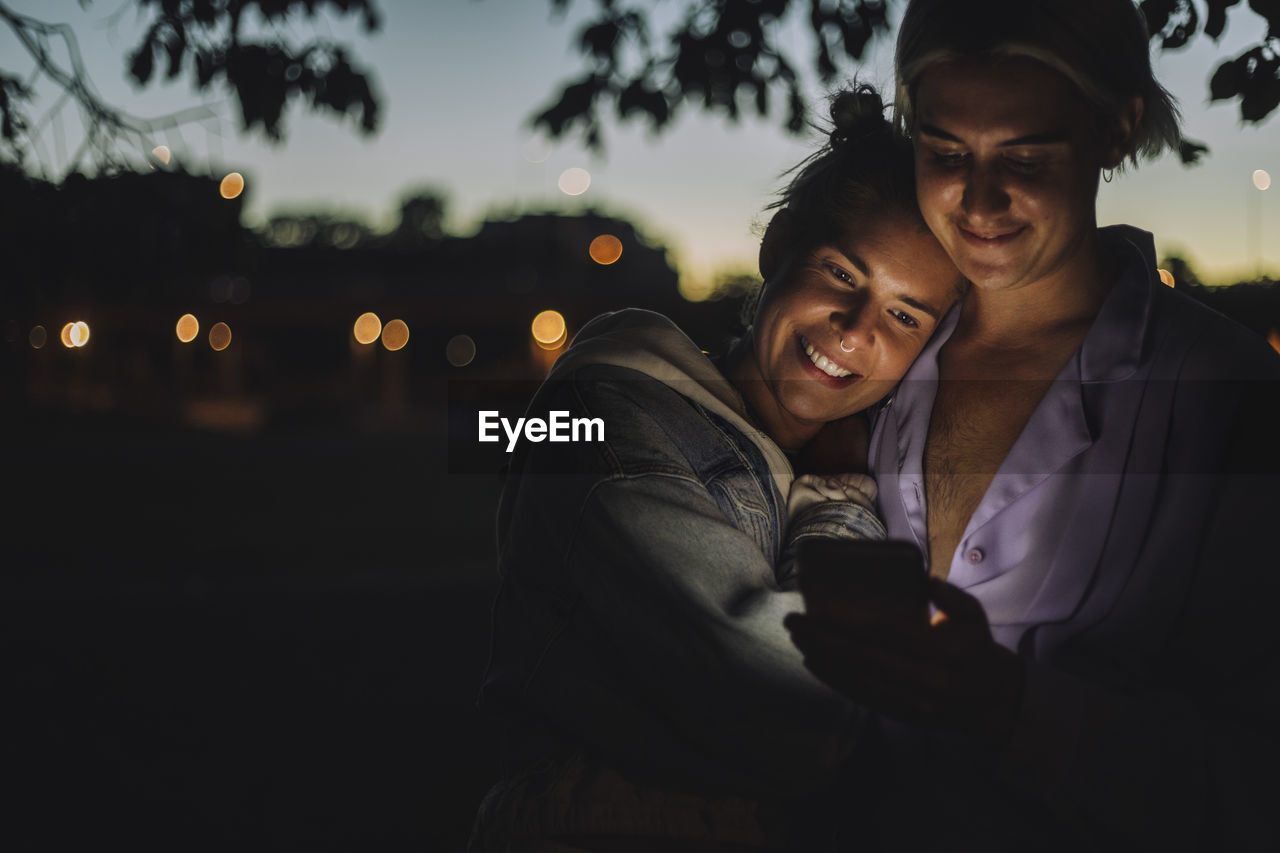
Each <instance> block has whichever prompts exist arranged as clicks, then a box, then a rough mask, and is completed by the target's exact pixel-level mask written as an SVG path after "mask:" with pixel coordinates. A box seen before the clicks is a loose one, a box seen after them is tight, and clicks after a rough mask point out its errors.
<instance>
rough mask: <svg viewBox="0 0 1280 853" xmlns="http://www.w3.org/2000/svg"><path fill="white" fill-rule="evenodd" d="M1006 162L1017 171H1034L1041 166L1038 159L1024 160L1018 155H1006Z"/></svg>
mask: <svg viewBox="0 0 1280 853" xmlns="http://www.w3.org/2000/svg"><path fill="white" fill-rule="evenodd" d="M1005 162H1006V163H1008V164H1009V167H1010V168H1011V169H1013V170H1014V171H1016V172H1034V171H1036V170H1037V169H1039V168H1040V161H1038V160H1022V159H1019V158H1017V157H1006V158H1005Z"/></svg>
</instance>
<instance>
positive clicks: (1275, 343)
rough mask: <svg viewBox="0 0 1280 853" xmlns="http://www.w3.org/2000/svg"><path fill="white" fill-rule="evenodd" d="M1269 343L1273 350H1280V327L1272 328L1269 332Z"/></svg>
mask: <svg viewBox="0 0 1280 853" xmlns="http://www.w3.org/2000/svg"><path fill="white" fill-rule="evenodd" d="M1267 343H1269V344H1271V348H1272V349H1273V350H1275V351H1276V352H1280V329H1272V330H1271V331H1270V332H1268V333H1267Z"/></svg>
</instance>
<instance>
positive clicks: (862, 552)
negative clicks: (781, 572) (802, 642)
mask: <svg viewBox="0 0 1280 853" xmlns="http://www.w3.org/2000/svg"><path fill="white" fill-rule="evenodd" d="M796 564H797V573H798V577H799V582H800V594H801V595H802V596H803V597H804V606H805V612H806V613H810V614H813V615H815V616H821V615H823V614H824V613H826V614H830V613H832V612H833V611H836V610H839V609H841V608H843V607H847V606H850V605H853V606H856V607H858V609H859V610H866V609H872V610H877V611H882V612H884V613H885V614H886V615H888V616H891V617H895V618H897V617H906V618H909V619H917V618H919V619H924V620H926V621H928V618H929V577H928V574H927V573H926V572H925V568H924V557H923V556H922V555H921V553H920V549H919V548H917V547H916V546H915V545H914V544H913V543H911V542H904V541H901V540H893V539H890V540H865V539H857V540H853V539H810V540H808V541H806V542H802V543H800V547H799V550H798V553H797V555H796Z"/></svg>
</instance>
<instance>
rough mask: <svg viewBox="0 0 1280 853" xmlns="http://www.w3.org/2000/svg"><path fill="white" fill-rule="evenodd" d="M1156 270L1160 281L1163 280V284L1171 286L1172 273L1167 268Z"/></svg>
mask: <svg viewBox="0 0 1280 853" xmlns="http://www.w3.org/2000/svg"><path fill="white" fill-rule="evenodd" d="M1156 272H1158V273H1160V280H1161V281H1163V282H1164V283H1165V284H1167V285H1169V286H1170V287H1173V284H1174V282H1173V273H1171V272H1169V271H1168V270H1156Z"/></svg>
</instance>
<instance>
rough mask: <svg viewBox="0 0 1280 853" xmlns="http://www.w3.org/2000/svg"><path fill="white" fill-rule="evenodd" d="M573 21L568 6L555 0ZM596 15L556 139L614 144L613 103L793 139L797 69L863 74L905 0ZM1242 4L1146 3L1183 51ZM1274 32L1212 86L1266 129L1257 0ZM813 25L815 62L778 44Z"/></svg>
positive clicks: (1262, 0)
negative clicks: (715, 117) (795, 29)
mask: <svg viewBox="0 0 1280 853" xmlns="http://www.w3.org/2000/svg"><path fill="white" fill-rule="evenodd" d="M550 2H551V6H552V8H553V9H555V10H557V11H560V12H563V11H564V10H565V9H566V8H567V7H568V5H569V0H550ZM595 4H596V7H597V9H596V15H595V16H594V17H593V18H592V19H591V20H589V21H587V23H585V24H584V25H583V26H582V28H581V29H580V30H579V31H578V32H577V33H576V35H575V36H574V41H575V43H576V45H577V48H578V50H579V52H580V53H581V54H582V58H583V70H582V74H581V75H580V76H579V77H578V78H577V79H574V80H571V81H569V82H568V83H566V84H565V85H564V87H563V89H562V90H561V91H560V92H559V94H558V95H557V96H555V99H554V102H553V103H551V104H550V105H549V106H547V107H545V108H543V109H542V110H540V111H538V112H537V113H536V114H535V115H534V116H533V117H532V119H531V121H532V124H533V125H534V127H537V128H541V129H542V130H544V131H546V133H547V134H548V135H550V136H551V137H552V138H553V139H559V138H561V137H563V136H565V135H568V134H571V133H575V132H576V133H578V134H579V135H580V136H581V138H582V140H583V141H584V142H585V144H586V145H587V146H589V147H590V148H592V149H594V150H597V151H600V150H602V149H603V147H604V140H603V137H602V135H601V121H602V116H603V115H604V114H605V111H606V110H607V109H608V108H609V107H610V106H612V109H613V111H614V112H615V113H616V115H617V116H618V117H619V118H620V119H623V120H627V119H633V118H636V117H644V118H647V119H648V120H649V124H650V127H651V128H652V129H653V130H654V131H655V132H661V131H663V130H664V129H666V128H667V127H668V126H669V125H670V124H671V121H672V119H673V118H674V117H675V116H676V114H677V112H678V111H679V110H680V109H681V108H682V107H683V106H684V105H685V104H686V103H689V104H692V105H694V107H695V108H696V109H701V110H704V111H707V112H710V113H723V114H724V115H725V116H726V117H727V118H728V119H729V120H730V121H732V122H737V121H738V120H739V118H740V116H741V114H742V112H743V111H744V110H746V111H751V110H754V111H755V112H756V114H758V115H759V116H760V117H761V118H773V117H774V114H775V110H774V103H775V101H776V100H779V99H781V100H782V101H783V102H784V103H785V105H786V108H785V110H784V112H783V115H782V125H783V127H784V128H786V130H787V131H788V132H791V133H800V132H801V131H803V130H804V128H805V116H806V114H807V110H808V107H807V103H806V99H805V97H804V95H803V92H802V89H801V80H800V73H799V68H801V67H802V66H805V65H808V64H809V63H810V62H811V63H812V67H813V70H814V71H815V72H816V73H817V75H818V79H819V80H820V81H821V82H822V83H823V84H824V85H826V86H831V85H833V84H834V83H835V82H836V79H837V77H838V76H839V75H840V74H842V73H844V72H843V71H842V68H845V69H847V68H848V67H849V66H856V65H857V64H858V63H859V62H860V61H861V60H862V59H863V57H864V55H865V54H866V51H867V49H868V46H869V45H871V44H872V43H873V42H874V41H875V40H877V39H884V38H886V37H888V34H889V29H890V28H889V18H890V11H891V10H893V9H894V8H897V9H901V8H902V7H903V6H905V3H904V2H903V0H834V2H833V0H682V3H681V9H682V12H681V15H680V21H679V23H678V24H677V25H676V26H675V27H674V28H673V29H672V30H671V31H670V32H668V33H666V34H665V35H663V36H661V37H659V38H654V36H653V35H652V32H651V28H650V24H649V12H648V10H647V9H646V8H644V7H643V6H641V5H639V4H635V3H626V2H622V0H595ZM1244 5H1245V4H1243V3H1241V2H1240V0H1143V2H1142V3H1141V4H1140V7H1141V9H1142V12H1143V14H1144V15H1145V16H1146V19H1147V25H1148V29H1149V30H1150V32H1151V33H1152V37H1151V38H1152V41H1153V42H1155V43H1156V44H1157V45H1159V47H1160V48H1161V49H1162V50H1178V49H1180V48H1183V47H1185V46H1186V45H1187V44H1189V43H1190V42H1191V41H1192V40H1194V39H1196V38H1199V37H1201V36H1204V37H1208V38H1210V39H1212V40H1213V41H1214V42H1217V41H1219V40H1220V38H1221V37H1222V34H1223V32H1224V31H1225V29H1226V24H1227V18H1228V15H1230V16H1231V20H1232V21H1233V22H1235V23H1237V24H1244V23H1246V22H1247V19H1246V16H1244V15H1239V14H1236V13H1237V12H1239V11H1240V10H1241V9H1243V8H1244ZM1247 5H1248V7H1249V8H1251V9H1252V10H1253V11H1254V12H1256V13H1257V14H1258V15H1260V16H1261V17H1262V18H1263V19H1264V20H1265V22H1266V24H1267V31H1266V33H1265V35H1264V36H1263V37H1262V38H1261V39H1259V41H1258V43H1257V44H1255V45H1252V46H1250V47H1249V48H1248V49H1247V50H1246V51H1245V52H1244V53H1242V54H1240V55H1239V56H1237V57H1233V58H1229V59H1226V60H1224V61H1223V62H1221V64H1219V65H1218V67H1217V69H1216V70H1215V71H1214V72H1213V74H1212V76H1211V78H1210V84H1209V90H1210V96H1211V99H1212V100H1214V101H1223V100H1225V101H1238V102H1239V104H1240V117H1241V119H1242V120H1244V121H1245V122H1250V123H1254V124H1257V123H1261V122H1262V121H1263V120H1265V119H1266V117H1267V116H1268V115H1270V114H1271V113H1272V112H1273V111H1274V110H1275V109H1276V107H1277V106H1278V105H1280V0H1248V4H1247ZM793 14H799V15H804V16H806V19H807V24H808V29H809V31H810V32H811V34H812V35H813V38H814V44H815V50H814V52H813V53H812V55H804V56H800V55H796V54H795V53H793V52H792V49H791V48H789V47H788V46H786V45H784V44H783V43H782V41H781V40H780V38H779V35H780V29H781V22H782V20H783V18H784V17H786V16H788V15H793ZM1205 151H1206V149H1205V147H1204V146H1202V145H1200V144H1198V143H1194V142H1190V141H1188V142H1187V143H1186V144H1184V145H1183V148H1182V151H1181V152H1180V154H1181V156H1182V160H1183V162H1184V163H1193V162H1195V161H1196V160H1197V159H1198V158H1199V157H1200V155H1201V154H1203V153H1204V152H1205Z"/></svg>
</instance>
